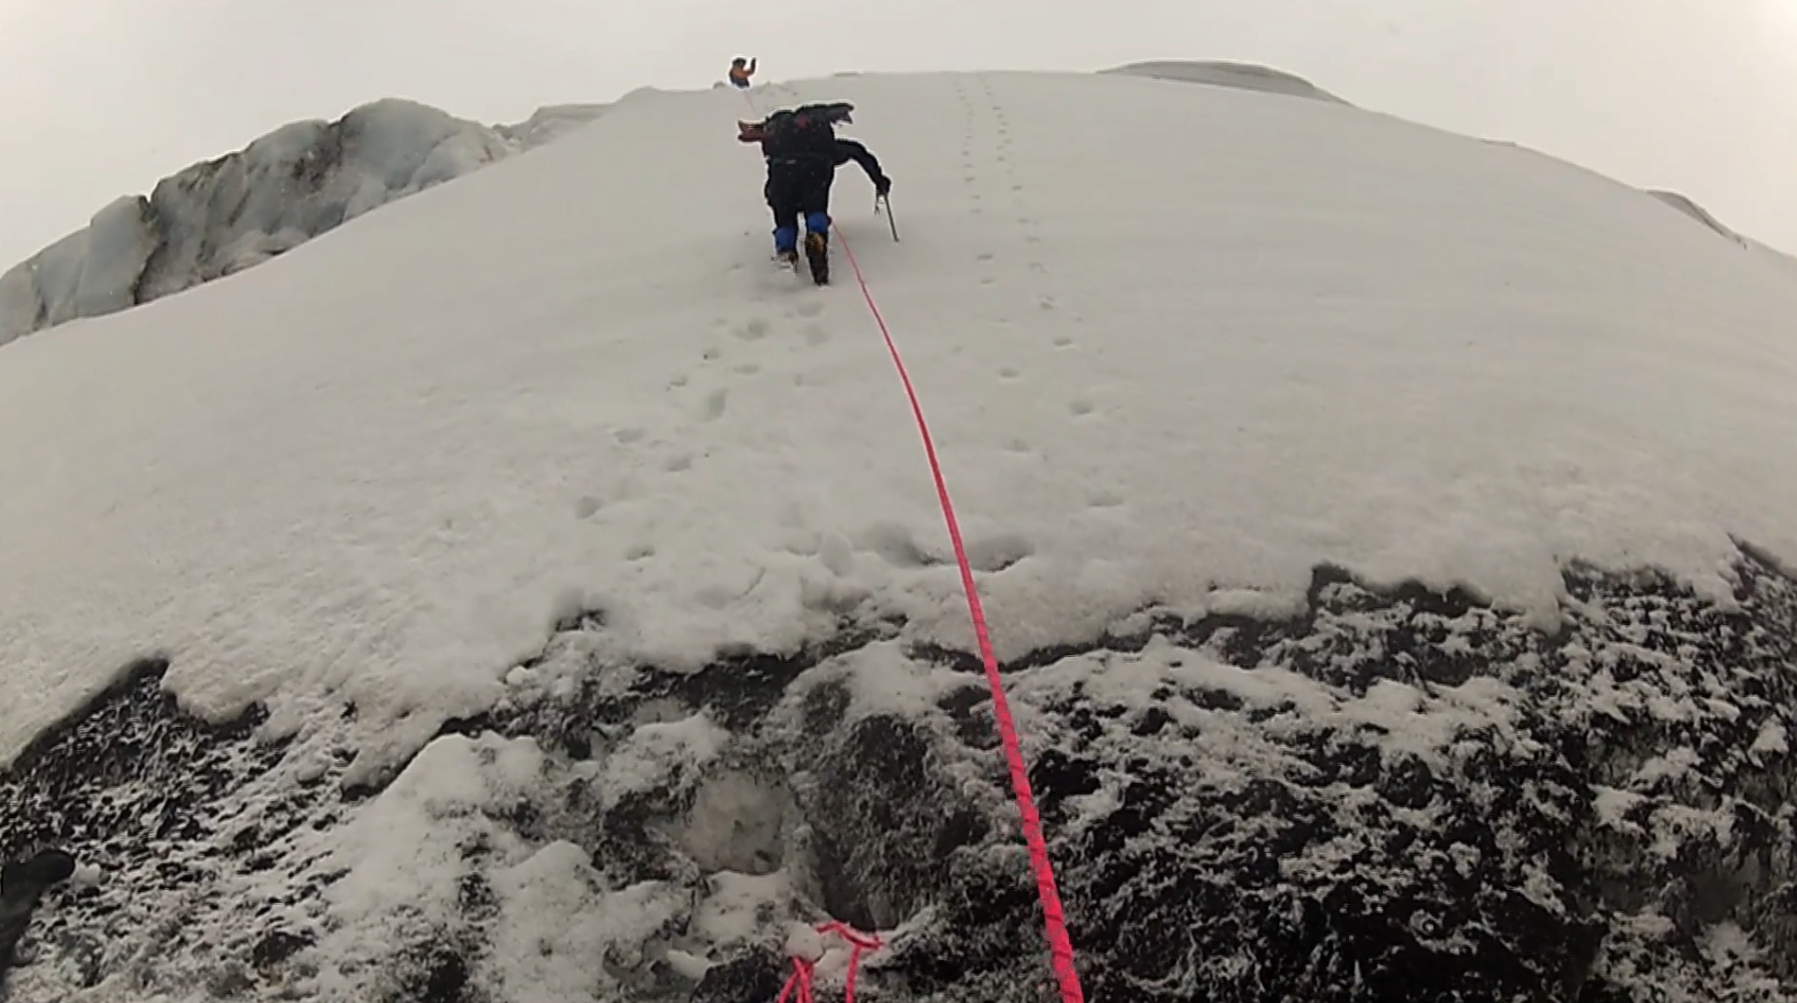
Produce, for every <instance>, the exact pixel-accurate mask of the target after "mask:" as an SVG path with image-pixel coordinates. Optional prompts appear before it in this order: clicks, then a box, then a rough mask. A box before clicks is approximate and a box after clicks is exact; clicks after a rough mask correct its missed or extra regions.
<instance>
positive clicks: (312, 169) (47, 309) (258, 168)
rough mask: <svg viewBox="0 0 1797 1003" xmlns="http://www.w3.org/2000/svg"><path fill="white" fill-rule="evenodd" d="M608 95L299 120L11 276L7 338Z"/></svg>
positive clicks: (522, 145) (464, 167) (426, 175)
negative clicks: (540, 104) (485, 109)
mask: <svg viewBox="0 0 1797 1003" xmlns="http://www.w3.org/2000/svg"><path fill="white" fill-rule="evenodd" d="M605 107H606V106H604V105H554V106H550V107H546V108H542V109H540V110H538V111H537V113H536V114H534V115H532V116H531V117H530V118H529V119H528V120H526V121H524V122H522V123H519V124H517V125H510V126H495V127H492V128H489V127H487V126H483V125H480V124H478V123H475V122H470V121H466V120H464V119H458V118H455V117H453V116H451V115H449V114H447V113H445V112H443V111H439V110H438V109H435V108H431V107H428V106H426V105H422V104H418V103H416V102H412V101H405V100H400V99H394V98H389V99H385V100H381V101H375V102H373V103H370V104H367V105H363V106H361V107H359V108H356V109H354V110H353V111H351V112H349V113H348V114H346V115H344V116H343V117H342V118H340V119H338V120H337V121H335V122H325V121H322V120H315V121H303V122H292V123H289V124H287V125H284V126H282V127H281V128H279V129H276V130H275V131H273V132H271V133H269V134H267V135H265V136H263V137H261V138H259V139H257V140H256V141H254V142H252V143H251V144H250V145H249V146H247V147H245V148H244V149H243V150H241V151H238V152H236V153H231V154H227V155H226V156H223V157H220V158H218V159H216V160H210V161H206V162H203V163H199V164H195V165H193V166H192V167H189V168H187V169H186V170H183V171H181V172H180V173H178V174H175V175H173V176H172V177H169V178H165V179H163V181H162V182H161V183H159V184H158V185H157V186H156V187H155V189H154V190H153V191H152V192H151V194H150V195H149V196H148V197H147V198H145V197H142V196H128V197H125V198H121V199H119V200H117V201H115V202H114V203H112V204H111V205H109V206H107V207H106V208H105V209H103V210H101V211H100V212H99V213H98V214H96V215H95V216H94V218H93V220H92V222H90V223H89V225H88V226H87V227H86V228H84V229H82V230H78V231H76V232H75V233H72V234H70V235H69V236H67V237H65V238H63V239H62V240H60V241H58V242H57V243H55V244H52V245H51V246H49V247H47V248H45V249H44V250H43V251H41V252H39V253H38V254H36V255H34V256H32V257H31V258H30V259H28V260H26V261H24V262H21V263H20V264H19V265H17V266H15V267H14V268H12V269H10V270H9V271H7V272H6V273H5V274H4V275H0V344H4V343H5V342H8V341H11V340H13V339H15V338H18V337H22V336H24V335H27V334H30V333H32V332H34V331H39V330H42V329H44V328H46V327H53V326H55V325H57V324H62V323H66V322H68V321H71V320H74V319H76V318H78V317H94V316H99V315H102V314H106V313H112V312H114V311H117V310H123V309H125V308H127V307H130V306H134V305H136V304H140V303H147V302H150V301H151V300H155V299H159V298H161V297H163V296H168V295H170V294H172V293H177V292H180V291H181V290H183V289H187V288H189V287H191V286H195V285H199V284H201V283H204V282H210V281H212V280H214V279H217V278H221V277H223V276H226V275H230V274H232V273H235V272H239V271H242V270H243V269H245V268H249V267H252V266H254V265H257V264H260V263H262V262H264V261H266V260H268V259H269V258H271V257H274V256H276V255H278V254H281V253H283V252H285V251H288V250H291V249H293V248H294V247H296V246H298V245H299V244H301V243H303V242H305V241H307V240H310V239H311V238H313V237H316V236H318V235H319V234H321V233H324V232H326V231H328V230H331V229H333V228H335V227H337V226H340V225H342V224H343V223H345V222H348V221H349V220H352V219H354V218H356V217H357V216H360V215H362V214H363V213H366V212H368V211H370V210H372V209H376V208H378V207H380V206H382V205H385V204H387V203H389V202H392V201H395V200H396V199H402V198H405V197H406V196H408V195H412V194H415V193H417V192H420V191H423V190H424V189H426V188H429V187H431V186H433V185H437V184H441V183H443V182H445V181H450V180H453V179H455V178H458V177H461V176H463V175H465V174H468V173H470V172H472V171H475V170H479V169H480V168H481V167H484V166H486V165H487V164H490V163H492V162H494V161H496V160H500V159H502V158H505V157H508V156H511V155H512V154H515V153H518V152H521V151H524V150H529V149H532V148H534V147H537V146H540V145H542V144H544V143H547V142H551V141H553V140H555V139H557V138H559V137H560V136H563V135H565V134H567V133H568V132H569V131H572V130H573V129H576V128H578V127H580V126H581V125H584V124H586V123H587V122H590V121H592V120H593V119H594V118H596V117H598V115H599V114H601V113H602V112H603V111H604V109H605Z"/></svg>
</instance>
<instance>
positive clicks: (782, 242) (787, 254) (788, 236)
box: [774, 226, 799, 271]
mask: <svg viewBox="0 0 1797 1003" xmlns="http://www.w3.org/2000/svg"><path fill="white" fill-rule="evenodd" d="M774 260H776V261H778V262H780V263H781V264H782V265H785V266H786V267H788V268H791V269H793V270H794V271H797V270H798V267H799V228H798V227H796V226H782V227H779V228H777V229H776V230H774Z"/></svg>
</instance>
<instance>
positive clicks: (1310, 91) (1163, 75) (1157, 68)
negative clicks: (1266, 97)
mask: <svg viewBox="0 0 1797 1003" xmlns="http://www.w3.org/2000/svg"><path fill="white" fill-rule="evenodd" d="M1101 72H1104V73H1115V74H1120V75H1122V76H1129V77H1149V78H1151V79H1155V80H1178V81H1181V82H1184V83H1192V84H1211V85H1213V86H1216V87H1234V88H1237V89H1238V90H1245V91H1259V92H1261V93H1263V94H1285V95H1289V96H1291V97H1301V98H1311V99H1313V100H1317V101H1332V102H1334V103H1336V104H1347V103H1348V102H1346V101H1343V100H1342V99H1341V98H1338V97H1336V96H1335V95H1333V94H1331V93H1329V92H1328V91H1326V90H1323V89H1322V88H1321V87H1318V86H1317V85H1315V84H1313V83H1311V82H1310V81H1308V80H1306V79H1304V78H1303V77H1300V76H1297V75H1295V74H1291V73H1287V72H1285V71H1284V70H1275V69H1273V68H1272V67H1270V66H1261V65H1259V64H1257V63H1234V62H1225V61H1221V60H1185V59H1164V60H1151V61H1148V62H1141V63H1128V64H1126V65H1123V66H1117V67H1113V68H1111V69H1108V70H1103V71H1101Z"/></svg>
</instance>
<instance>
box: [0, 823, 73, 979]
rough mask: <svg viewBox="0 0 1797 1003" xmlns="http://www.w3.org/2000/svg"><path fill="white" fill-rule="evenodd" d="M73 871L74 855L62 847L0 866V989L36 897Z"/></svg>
mask: <svg viewBox="0 0 1797 1003" xmlns="http://www.w3.org/2000/svg"><path fill="white" fill-rule="evenodd" d="M74 873H75V858H74V857H71V856H69V855H68V854H66V853H64V852H62V851H61V850H43V851H40V852H39V853H38V854H37V855H36V856H34V857H32V858H31V859H30V860H26V861H23V862H18V863H9V864H7V865H6V866H5V867H0V993H3V990H4V984H3V983H4V979H5V977H6V971H7V969H9V968H11V967H12V966H13V964H14V962H15V960H16V959H15V958H14V957H13V949H14V948H16V947H17V946H18V944H19V941H20V940H21V939H23V938H24V936H25V928H26V927H27V926H28V925H30V923H31V914H32V913H33V912H34V911H36V909H37V901H38V899H40V898H42V897H43V894H44V893H45V892H46V891H49V890H50V888H52V887H53V886H55V885H59V884H61V883H62V882H64V881H67V880H68V879H69V877H70V876H71V875H73V874H74Z"/></svg>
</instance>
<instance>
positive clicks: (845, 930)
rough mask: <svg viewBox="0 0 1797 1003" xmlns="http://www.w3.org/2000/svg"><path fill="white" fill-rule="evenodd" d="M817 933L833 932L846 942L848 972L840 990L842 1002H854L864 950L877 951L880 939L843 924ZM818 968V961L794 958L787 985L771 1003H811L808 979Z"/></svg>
mask: <svg viewBox="0 0 1797 1003" xmlns="http://www.w3.org/2000/svg"><path fill="white" fill-rule="evenodd" d="M817 932H818V933H825V934H828V933H834V934H836V935H837V936H839V937H841V938H842V939H843V940H846V941H848V942H849V973H848V977H847V984H845V985H844V986H843V989H842V1003H855V973H856V972H857V971H858V970H859V969H860V967H861V953H862V952H863V951H877V950H879V949H880V946H881V945H880V938H878V937H876V936H874V935H873V934H870V933H860V932H857V931H856V930H853V929H851V928H850V927H849V926H848V925H847V924H845V923H838V922H830V923H823V924H820V925H819V926H818V927H817ZM816 968H817V962H816V961H813V960H812V959H810V958H801V957H797V956H794V958H793V959H792V974H791V975H790V976H788V977H787V979H786V985H785V986H784V987H783V988H781V990H780V996H779V998H778V999H776V1000H775V1001H774V1003H814V1000H813V999H812V996H811V978H812V974H813V972H814V971H815V970H816Z"/></svg>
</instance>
